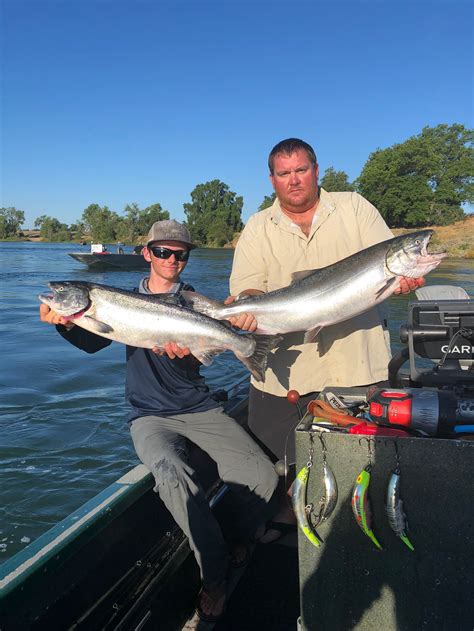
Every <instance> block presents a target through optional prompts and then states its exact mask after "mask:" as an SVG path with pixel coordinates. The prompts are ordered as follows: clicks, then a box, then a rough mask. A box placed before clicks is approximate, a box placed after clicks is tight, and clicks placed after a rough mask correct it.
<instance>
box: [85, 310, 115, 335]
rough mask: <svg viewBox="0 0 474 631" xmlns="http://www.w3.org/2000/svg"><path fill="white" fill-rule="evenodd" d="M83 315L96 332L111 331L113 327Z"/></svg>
mask: <svg viewBox="0 0 474 631" xmlns="http://www.w3.org/2000/svg"><path fill="white" fill-rule="evenodd" d="M84 317H85V318H87V321H88V322H89V324H91V325H92V328H93V329H94V331H95V332H96V333H99V334H100V333H112V331H113V328H112V327H111V326H109V325H108V324H105V322H101V321H100V320H97V319H96V318H93V317H92V316H88V315H86V316H84Z"/></svg>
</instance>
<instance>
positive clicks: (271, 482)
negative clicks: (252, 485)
mask: <svg viewBox="0 0 474 631" xmlns="http://www.w3.org/2000/svg"><path fill="white" fill-rule="evenodd" d="M259 468H260V476H261V483H260V486H261V488H262V490H263V491H264V496H265V498H266V499H269V498H270V497H271V496H272V495H273V493H274V491H275V489H276V487H277V485H278V475H277V473H276V471H275V467H274V466H273V464H272V462H271V460H270V459H269V458H267V457H265V458H263V459H262V461H261V463H260V467H259Z"/></svg>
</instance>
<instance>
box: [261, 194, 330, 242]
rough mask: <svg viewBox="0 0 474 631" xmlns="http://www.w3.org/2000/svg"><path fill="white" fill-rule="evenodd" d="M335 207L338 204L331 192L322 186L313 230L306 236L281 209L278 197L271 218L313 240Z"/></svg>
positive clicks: (271, 210) (276, 222) (272, 208)
mask: <svg viewBox="0 0 474 631" xmlns="http://www.w3.org/2000/svg"><path fill="white" fill-rule="evenodd" d="M335 209H336V204H335V203H334V201H333V199H332V198H331V194H330V193H328V192H327V191H325V190H324V189H323V188H321V187H320V189H319V203H318V206H317V209H316V211H315V213H314V216H313V221H312V224H311V231H310V233H309V236H308V237H306V235H305V234H304V233H303V231H302V230H301V228H300V227H299V226H298V225H297V224H296V223H294V222H293V221H291V219H290V218H289V217H288V216H287V215H285V213H284V212H283V211H282V209H281V206H280V201H279V199H278V197H277V198H276V199H275V201H274V202H273V205H272V206H271V207H270V219H271V221H272V223H274V224H275V225H276V226H279V227H281V228H283V229H287V230H288V231H289V232H293V233H294V234H297V235H298V236H300V237H302V238H304V239H307V240H308V241H311V239H312V237H313V235H314V234H315V233H316V232H317V230H319V228H320V227H321V225H322V224H323V223H324V222H325V221H326V219H327V218H328V217H329V215H331V213H333V212H334V210H335Z"/></svg>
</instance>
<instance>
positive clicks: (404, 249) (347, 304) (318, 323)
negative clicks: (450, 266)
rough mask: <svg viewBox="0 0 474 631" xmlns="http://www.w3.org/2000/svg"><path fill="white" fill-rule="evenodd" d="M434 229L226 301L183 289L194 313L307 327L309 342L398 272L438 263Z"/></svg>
mask: <svg viewBox="0 0 474 631" xmlns="http://www.w3.org/2000/svg"><path fill="white" fill-rule="evenodd" d="M432 235H433V230H421V231H419V232H412V233H408V234H405V235H401V236H399V237H394V238H393V239H388V240H387V241H383V242H382V243H378V244H376V245H373V246H371V247H369V248H366V249H365V250H361V251H360V252H357V253H356V254H353V255H352V256H348V257H347V258H345V259H342V260H341V261H338V262H337V263H334V264H333V265H329V266H328V267H323V268H321V269H317V270H310V271H304V272H296V273H295V274H293V282H292V284H291V285H289V286H288V287H284V288H282V289H277V290H276V291H270V292H268V293H266V294H262V295H259V296H250V297H244V298H242V299H241V300H238V301H236V302H234V303H232V304H229V305H224V304H222V303H219V302H217V301H213V300H210V299H209V298H206V297H205V296H201V295H200V294H196V293H194V292H186V291H185V292H182V295H183V297H184V298H185V299H186V300H187V301H188V302H189V304H190V305H192V307H193V308H194V309H196V310H197V311H201V312H202V313H206V314H207V315H209V316H211V317H213V318H217V319H219V320H220V319H226V318H230V317H232V316H236V315H239V314H240V313H252V314H253V315H254V316H255V318H256V320H257V323H258V328H257V331H256V332H257V333H262V334H268V333H274V334H276V333H290V332H292V331H306V334H305V338H304V341H305V342H312V341H314V340H315V339H316V337H317V335H318V333H319V331H320V330H321V329H322V328H323V327H325V326H329V325H332V324H337V323H338V322H343V321H344V320H349V319H350V318H352V317H354V316H356V315H359V314H360V313H363V312H364V311H368V310H369V309H371V308H372V307H374V306H375V305H377V304H378V303H380V302H382V301H383V300H386V299H387V298H388V297H389V296H391V295H392V294H393V292H394V291H395V290H396V289H397V288H398V287H399V286H400V285H399V281H400V277H401V276H407V277H409V278H420V277H422V276H425V274H427V273H428V272H430V271H431V270H433V269H434V268H435V267H437V266H438V265H439V263H440V262H441V261H442V259H443V258H444V257H445V256H446V253H444V252H440V253H437V254H430V253H428V251H427V245H428V242H429V240H430V239H431V236H432Z"/></svg>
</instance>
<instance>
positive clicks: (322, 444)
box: [319, 432, 328, 460]
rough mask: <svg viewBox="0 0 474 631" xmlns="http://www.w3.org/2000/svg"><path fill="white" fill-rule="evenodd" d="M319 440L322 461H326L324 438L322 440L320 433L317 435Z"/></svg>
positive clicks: (326, 449)
mask: <svg viewBox="0 0 474 631" xmlns="http://www.w3.org/2000/svg"><path fill="white" fill-rule="evenodd" d="M319 440H320V441H321V449H322V452H323V460H326V454H327V451H328V448H327V447H326V443H325V441H324V438H323V435H322V433H321V432H320V433H319Z"/></svg>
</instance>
